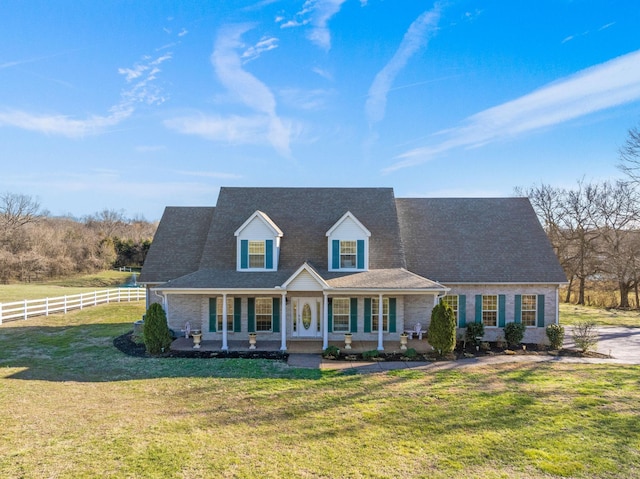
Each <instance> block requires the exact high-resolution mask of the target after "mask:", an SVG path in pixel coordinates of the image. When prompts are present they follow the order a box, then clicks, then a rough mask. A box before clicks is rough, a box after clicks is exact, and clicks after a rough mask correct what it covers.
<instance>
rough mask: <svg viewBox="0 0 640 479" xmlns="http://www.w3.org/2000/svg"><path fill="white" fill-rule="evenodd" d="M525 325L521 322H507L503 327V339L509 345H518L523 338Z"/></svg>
mask: <svg viewBox="0 0 640 479" xmlns="http://www.w3.org/2000/svg"><path fill="white" fill-rule="evenodd" d="M525 329H526V327H525V325H524V324H522V323H507V324H506V325H505V327H504V339H505V340H506V341H507V344H508V345H509V346H518V345H519V344H520V343H521V342H522V338H524V331H525Z"/></svg>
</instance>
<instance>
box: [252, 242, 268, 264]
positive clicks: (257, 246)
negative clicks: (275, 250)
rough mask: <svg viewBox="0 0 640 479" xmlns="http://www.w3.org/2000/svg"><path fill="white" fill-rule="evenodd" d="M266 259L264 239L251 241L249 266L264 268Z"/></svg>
mask: <svg viewBox="0 0 640 479" xmlns="http://www.w3.org/2000/svg"><path fill="white" fill-rule="evenodd" d="M264 259H265V244H264V241H249V268H264V267H265V262H264Z"/></svg>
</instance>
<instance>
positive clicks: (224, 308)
mask: <svg viewBox="0 0 640 479" xmlns="http://www.w3.org/2000/svg"><path fill="white" fill-rule="evenodd" d="M217 314H218V313H217V311H216V321H217ZM228 329H229V328H228V326H227V293H222V350H223V351H227V350H228V349H229V345H228V344H227V333H228Z"/></svg>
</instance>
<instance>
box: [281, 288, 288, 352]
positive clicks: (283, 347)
mask: <svg viewBox="0 0 640 479" xmlns="http://www.w3.org/2000/svg"><path fill="white" fill-rule="evenodd" d="M281 307H282V313H281V314H280V332H281V334H282V337H281V341H280V351H286V350H287V293H282V301H281Z"/></svg>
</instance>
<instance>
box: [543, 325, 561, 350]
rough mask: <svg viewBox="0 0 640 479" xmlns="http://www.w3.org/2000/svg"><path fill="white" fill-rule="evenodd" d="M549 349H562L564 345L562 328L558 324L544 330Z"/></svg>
mask: <svg viewBox="0 0 640 479" xmlns="http://www.w3.org/2000/svg"><path fill="white" fill-rule="evenodd" d="M546 333H547V338H549V347H550V348H551V349H562V345H563V344H564V328H563V327H562V326H560V325H559V324H550V325H549V326H547V329H546Z"/></svg>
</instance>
